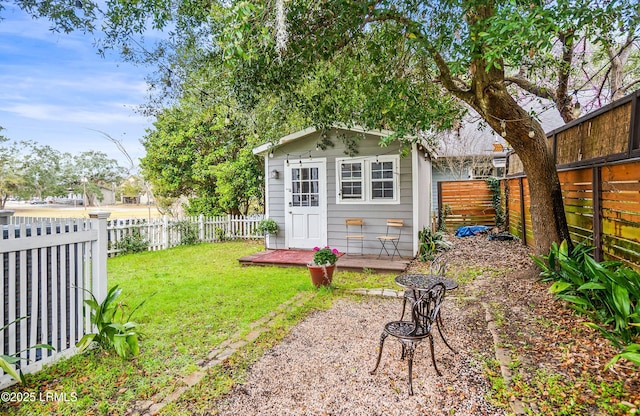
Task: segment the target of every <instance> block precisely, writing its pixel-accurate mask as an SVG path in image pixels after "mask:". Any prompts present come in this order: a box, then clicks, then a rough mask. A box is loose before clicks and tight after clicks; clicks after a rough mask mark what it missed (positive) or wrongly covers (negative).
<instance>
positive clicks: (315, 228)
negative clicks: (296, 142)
mask: <svg viewBox="0 0 640 416" xmlns="http://www.w3.org/2000/svg"><path fill="white" fill-rule="evenodd" d="M325 171H326V169H325V162H324V161H304V162H302V163H295V162H294V163H291V165H290V166H288V167H286V168H285V178H284V180H285V207H284V208H285V238H286V244H287V247H289V248H303V249H311V248H313V247H316V246H319V247H322V246H324V245H326V242H327V201H326V197H327V188H326V172H325Z"/></svg>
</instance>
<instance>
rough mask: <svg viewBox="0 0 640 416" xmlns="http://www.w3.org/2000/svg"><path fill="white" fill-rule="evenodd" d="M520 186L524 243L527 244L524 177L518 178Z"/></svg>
mask: <svg viewBox="0 0 640 416" xmlns="http://www.w3.org/2000/svg"><path fill="white" fill-rule="evenodd" d="M518 186H519V187H520V220H521V224H520V225H521V226H522V244H524V245H525V246H526V245H527V217H526V215H524V209H525V203H524V178H523V177H519V178H518Z"/></svg>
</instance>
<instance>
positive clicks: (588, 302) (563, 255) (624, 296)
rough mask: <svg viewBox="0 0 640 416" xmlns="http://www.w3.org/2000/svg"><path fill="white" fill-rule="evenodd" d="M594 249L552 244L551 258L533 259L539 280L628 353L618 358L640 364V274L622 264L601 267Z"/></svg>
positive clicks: (609, 264)
mask: <svg viewBox="0 0 640 416" xmlns="http://www.w3.org/2000/svg"><path fill="white" fill-rule="evenodd" d="M591 251H592V248H591V247H587V246H586V245H584V244H578V245H577V246H576V247H574V249H573V250H571V251H569V248H568V244H567V242H566V241H563V242H562V243H561V244H560V245H558V244H555V243H554V244H553V245H552V247H551V250H550V252H549V255H546V256H540V257H532V258H533V260H534V262H535V263H536V264H537V265H538V267H540V269H541V273H540V276H541V277H542V279H543V280H545V281H553V282H554V283H553V284H552V285H551V287H550V288H549V291H550V292H551V293H553V294H554V295H555V296H556V297H557V298H559V299H563V300H565V301H567V302H568V303H569V306H570V307H571V308H572V309H574V310H576V311H577V312H579V313H581V314H584V315H586V316H588V317H589V319H590V320H591V322H590V323H588V324H587V325H588V326H590V327H592V328H595V329H597V330H599V331H600V332H601V333H602V335H603V336H604V337H605V338H607V339H608V340H610V341H611V342H612V343H613V344H614V345H615V346H616V347H617V348H624V346H625V345H626V349H624V350H623V352H622V353H621V354H619V355H617V356H616V358H614V359H613V360H612V362H611V363H610V365H611V364H612V363H613V362H615V361H617V360H618V359H619V358H628V359H630V361H632V362H635V363H636V364H637V363H638V362H639V361H640V356H639V355H638V350H637V348H636V347H635V346H634V344H635V343H636V342H637V339H638V336H640V274H639V273H638V272H637V271H635V270H632V269H630V268H628V267H626V266H622V265H621V263H620V262H615V261H607V262H601V263H598V262H597V261H595V260H594V259H593V258H592V257H591V255H590V253H591Z"/></svg>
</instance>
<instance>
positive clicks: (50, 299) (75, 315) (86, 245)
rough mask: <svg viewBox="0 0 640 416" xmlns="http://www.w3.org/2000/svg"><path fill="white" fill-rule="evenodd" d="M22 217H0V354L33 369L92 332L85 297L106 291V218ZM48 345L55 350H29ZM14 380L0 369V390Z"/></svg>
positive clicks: (99, 295) (69, 349)
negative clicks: (0, 303)
mask: <svg viewBox="0 0 640 416" xmlns="http://www.w3.org/2000/svg"><path fill="white" fill-rule="evenodd" d="M108 216H109V213H93V214H90V219H88V220H81V219H55V220H46V221H22V220H20V219H18V217H16V218H15V219H13V220H8V219H7V218H6V217H4V218H2V219H3V221H1V222H0V224H4V225H0V227H1V230H2V234H1V237H0V258H1V259H2V272H1V275H0V279H1V280H2V282H1V284H0V297H1V298H2V299H3V302H4V307H3V308H1V309H0V322H2V326H4V325H6V324H8V323H10V322H13V321H15V320H16V319H18V318H23V317H27V318H26V319H22V320H20V321H18V322H17V323H15V324H12V325H10V326H9V327H8V328H6V329H5V330H4V331H3V332H2V333H1V334H0V340H1V343H0V353H1V354H4V355H14V354H19V356H20V357H21V358H22V359H23V361H22V362H21V364H20V368H21V369H22V371H23V372H24V373H33V372H36V371H38V370H39V369H40V368H42V366H43V365H46V364H49V363H51V362H53V361H55V360H57V359H59V358H61V357H65V356H70V355H73V354H74V353H75V352H76V348H75V344H76V343H77V341H78V340H80V338H81V337H82V336H83V335H84V334H85V333H87V331H90V330H91V323H90V321H89V315H88V313H85V312H86V310H85V308H84V306H85V305H84V300H85V299H87V297H88V296H89V294H88V293H87V291H90V292H91V293H93V295H94V296H95V297H96V299H98V300H99V301H101V300H102V299H103V298H104V297H105V296H106V292H107V261H106V260H107V238H106V237H107V232H106V231H107V217H108ZM37 344H49V345H51V346H53V347H54V348H55V351H50V350H47V349H28V348H29V347H32V346H34V345H37ZM13 383H15V380H13V379H12V378H11V377H10V376H9V375H7V374H4V373H2V372H0V389H1V388H4V387H7V386H9V385H11V384H13Z"/></svg>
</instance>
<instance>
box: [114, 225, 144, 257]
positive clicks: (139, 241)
mask: <svg viewBox="0 0 640 416" xmlns="http://www.w3.org/2000/svg"><path fill="white" fill-rule="evenodd" d="M115 248H116V250H120V251H121V252H122V254H130V253H139V252H141V251H147V250H148V249H149V241H148V240H147V239H146V238H144V237H143V236H142V235H141V234H140V230H138V229H134V230H133V231H132V232H131V234H128V235H126V236H124V237H123V238H122V239H121V240H119V241H118V242H117V243H116V245H115Z"/></svg>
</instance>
